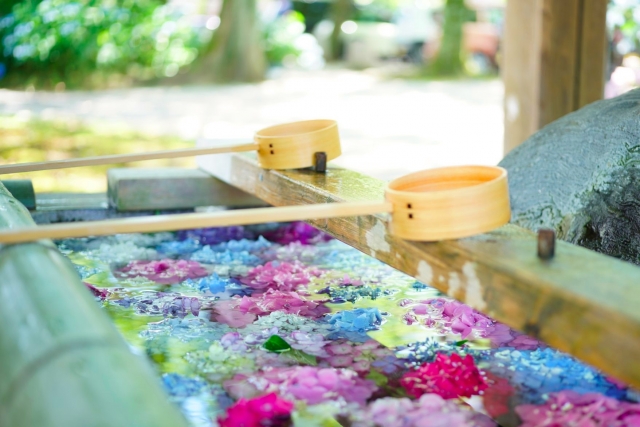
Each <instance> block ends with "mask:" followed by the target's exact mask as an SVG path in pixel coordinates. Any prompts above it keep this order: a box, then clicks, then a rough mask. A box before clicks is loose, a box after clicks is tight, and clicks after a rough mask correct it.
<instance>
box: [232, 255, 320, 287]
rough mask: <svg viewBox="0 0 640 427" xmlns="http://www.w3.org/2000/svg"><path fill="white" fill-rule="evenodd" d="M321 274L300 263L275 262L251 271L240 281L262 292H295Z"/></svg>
mask: <svg viewBox="0 0 640 427" xmlns="http://www.w3.org/2000/svg"><path fill="white" fill-rule="evenodd" d="M321 274H322V273H321V271H320V270H318V269H317V268H309V267H305V266H304V265H302V264H300V263H294V264H290V263H288V262H277V261H274V262H268V263H266V264H265V265H261V266H258V267H256V268H254V269H253V270H251V271H249V273H248V274H247V275H246V276H245V277H242V278H241V279H240V282H242V283H243V284H245V285H247V286H249V287H251V288H253V289H256V290H260V291H264V290H266V289H278V290H281V291H294V290H296V289H297V288H298V287H299V286H301V285H307V284H309V282H310V281H311V279H312V278H313V277H318V276H320V275H321Z"/></svg>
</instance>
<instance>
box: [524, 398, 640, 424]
mask: <svg viewBox="0 0 640 427" xmlns="http://www.w3.org/2000/svg"><path fill="white" fill-rule="evenodd" d="M516 413H517V414H518V415H519V416H520V418H521V419H522V425H521V427H543V426H544V427H547V426H580V427H582V426H584V427H631V426H640V404H638V403H629V402H621V401H618V400H616V399H613V398H610V397H607V396H604V395H602V394H600V393H586V394H579V393H576V392H574V391H570V390H565V391H561V392H559V393H552V394H550V395H549V399H548V400H547V401H546V402H545V404H543V405H519V406H517V407H516Z"/></svg>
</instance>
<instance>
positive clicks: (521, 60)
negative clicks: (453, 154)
mask: <svg viewBox="0 0 640 427" xmlns="http://www.w3.org/2000/svg"><path fill="white" fill-rule="evenodd" d="M606 11H607V0H562V1H558V0H509V1H508V2H507V12H506V26H505V33H504V62H503V64H504V65H503V80H504V86H505V133H504V137H505V139H504V151H505V154H506V153H507V152H509V151H510V150H512V149H513V148H515V147H516V146H518V145H519V144H521V143H522V142H524V140H525V139H527V138H528V137H529V136H530V135H531V134H532V133H534V132H535V131H537V130H538V129H540V128H542V127H543V126H545V125H547V124H548V123H551V122H552V121H554V120H556V119H558V118H560V117H562V116H564V115H566V114H568V113H570V112H572V111H575V110H577V109H579V108H581V107H583V106H585V105H587V104H589V103H591V102H594V101H597V100H598V99H601V98H602V96H603V94H604V72H605V53H606Z"/></svg>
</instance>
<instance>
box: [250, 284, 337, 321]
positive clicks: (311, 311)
mask: <svg viewBox="0 0 640 427" xmlns="http://www.w3.org/2000/svg"><path fill="white" fill-rule="evenodd" d="M323 303H324V301H311V300H308V299H305V298H303V297H302V296H300V295H299V294H298V293H296V292H282V291H276V290H273V289H269V290H268V291H267V292H265V293H264V294H260V295H257V296H251V297H246V296H245V297H242V298H241V299H240V301H239V303H238V309H239V310H240V311H241V312H242V313H251V314H256V315H258V316H260V315H264V314H269V313H271V312H274V311H282V312H285V313H287V314H297V315H299V316H305V317H312V318H315V319H317V318H320V317H322V316H323V315H325V314H326V313H329V311H330V310H329V309H328V308H327V307H326V306H324V304H323Z"/></svg>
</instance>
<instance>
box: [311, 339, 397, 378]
mask: <svg viewBox="0 0 640 427" xmlns="http://www.w3.org/2000/svg"><path fill="white" fill-rule="evenodd" d="M324 351H325V352H326V353H327V356H326V357H323V358H322V359H321V362H320V366H331V367H334V368H350V369H353V370H354V371H356V372H358V373H359V374H361V375H363V374H366V373H367V372H369V371H370V370H371V365H372V363H375V361H380V362H382V361H383V360H384V362H382V363H379V366H380V368H383V367H385V368H387V369H391V368H392V367H394V368H395V367H397V366H398V365H396V364H395V363H393V362H392V363H391V364H390V365H389V362H390V360H385V358H387V357H390V358H391V359H394V360H397V359H396V358H395V356H394V355H393V351H391V350H389V349H388V348H386V347H384V346H383V345H382V344H380V343H379V342H377V341H375V340H369V341H367V342H364V343H355V342H352V341H347V340H337V341H332V342H330V343H329V344H327V345H326V346H325V347H324ZM395 371H396V369H391V371H390V372H386V373H388V374H391V373H393V372H395Z"/></svg>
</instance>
